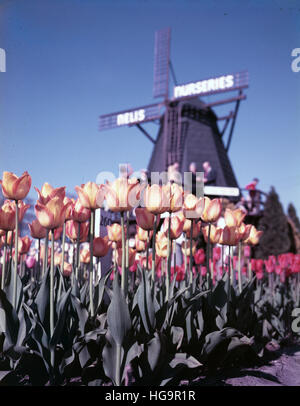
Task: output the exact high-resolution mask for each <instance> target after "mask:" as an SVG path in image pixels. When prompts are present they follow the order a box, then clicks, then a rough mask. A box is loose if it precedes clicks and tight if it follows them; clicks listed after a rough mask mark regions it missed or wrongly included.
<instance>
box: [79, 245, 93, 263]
mask: <svg viewBox="0 0 300 406" xmlns="http://www.w3.org/2000/svg"><path fill="white" fill-rule="evenodd" d="M90 260H91V255H90V250H89V248H86V247H85V248H83V249H82V250H81V251H80V262H83V263H84V264H89V263H90Z"/></svg>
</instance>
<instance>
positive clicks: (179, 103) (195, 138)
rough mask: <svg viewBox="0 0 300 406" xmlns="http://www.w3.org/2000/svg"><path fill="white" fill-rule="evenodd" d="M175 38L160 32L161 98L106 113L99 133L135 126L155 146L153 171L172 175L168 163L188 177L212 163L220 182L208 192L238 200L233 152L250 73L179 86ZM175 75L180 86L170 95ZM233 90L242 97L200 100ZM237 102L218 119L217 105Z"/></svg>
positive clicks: (157, 82)
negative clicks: (153, 125)
mask: <svg viewBox="0 0 300 406" xmlns="http://www.w3.org/2000/svg"><path fill="white" fill-rule="evenodd" d="M170 40H171V30H170V28H165V29H161V30H158V31H156V32H155V46H154V82H153V97H154V98H161V99H162V100H161V101H160V102H158V103H154V104H150V105H145V106H141V107H136V108H131V109H127V110H123V111H118V112H116V113H110V114H105V115H101V116H100V121H99V130H100V131H104V130H108V129H112V128H117V127H120V126H136V127H137V128H138V129H139V130H140V131H141V132H142V133H143V134H144V135H145V136H146V137H147V138H148V139H149V140H150V141H151V143H153V146H154V148H153V152H152V155H151V158H150V162H149V164H148V170H149V172H162V171H167V169H168V167H169V165H171V164H173V163H174V162H177V163H178V164H179V168H180V171H181V173H184V172H187V171H189V164H190V162H191V161H193V162H195V163H196V165H197V170H200V171H202V164H203V162H204V161H209V162H210V163H211V164H212V166H213V168H214V169H215V170H216V173H217V180H216V186H206V187H205V188H204V193H205V194H207V195H219V196H231V197H235V198H237V197H238V196H239V194H240V191H239V188H238V184H237V180H236V178H235V175H234V171H233V169H232V166H231V163H230V160H229V157H228V151H229V147H230V144H231V141H232V136H233V131H234V127H235V122H236V118H237V114H238V110H239V106H240V102H241V101H242V100H245V98H246V95H245V94H244V93H243V90H244V89H245V88H247V87H248V72H247V71H243V72H238V73H230V74H226V75H220V76H218V77H210V78H207V79H202V80H197V81H193V82H188V83H184V84H178V83H177V81H176V77H175V74H174V69H173V66H172V63H171V59H170ZM171 75H172V78H173V81H174V83H175V85H174V87H173V92H172V95H171V96H170V95H169V81H170V76H171ZM228 92H237V94H235V95H231V96H230V97H228V98H227V99H221V100H215V101H212V102H210V103H205V102H204V101H202V100H200V99H199V97H201V96H208V95H218V94H222V93H228ZM232 103H235V106H234V108H233V109H232V110H230V111H229V113H228V114H227V115H225V116H222V117H218V116H217V115H216V113H215V112H214V111H213V110H212V107H217V106H220V105H224V104H232ZM150 121H155V122H156V121H158V122H159V124H160V128H159V131H158V135H157V137H156V139H154V138H153V137H152V136H151V135H150V134H149V133H148V132H147V131H146V129H145V128H144V127H143V126H142V124H143V123H147V122H150ZM222 121H223V122H224V125H223V128H222V129H221V130H220V129H219V126H218V122H222ZM227 133H228V134H227ZM225 135H226V137H225ZM225 138H227V141H226V143H225Z"/></svg>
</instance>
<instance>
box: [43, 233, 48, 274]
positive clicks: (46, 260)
mask: <svg viewBox="0 0 300 406" xmlns="http://www.w3.org/2000/svg"><path fill="white" fill-rule="evenodd" d="M48 243H49V233H48V231H47V234H46V238H45V247H44V248H45V251H44V263H43V274H42V278H43V277H44V275H45V274H46V272H47V266H48Z"/></svg>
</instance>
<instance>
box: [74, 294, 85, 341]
mask: <svg viewBox="0 0 300 406" xmlns="http://www.w3.org/2000/svg"><path fill="white" fill-rule="evenodd" d="M71 302H72V305H73V307H74V309H75V311H76V313H77V316H78V326H79V330H80V333H81V334H82V335H83V334H84V333H85V325H86V322H87V320H88V318H89V312H88V311H87V309H86V308H85V306H84V305H83V304H82V303H81V302H80V300H79V299H78V298H77V297H75V296H73V295H72V294H71Z"/></svg>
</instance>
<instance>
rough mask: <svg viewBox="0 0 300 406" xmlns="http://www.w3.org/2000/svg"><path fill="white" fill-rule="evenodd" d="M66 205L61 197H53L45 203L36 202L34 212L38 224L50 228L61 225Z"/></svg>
mask: <svg viewBox="0 0 300 406" xmlns="http://www.w3.org/2000/svg"><path fill="white" fill-rule="evenodd" d="M66 210H67V206H66V205H64V202H63V199H61V198H60V197H58V196H55V197H53V199H51V200H49V201H48V202H47V203H46V204H45V205H44V204H41V203H39V201H38V202H37V204H36V205H35V214H36V217H37V219H38V221H39V222H40V224H41V225H42V226H43V227H45V228H47V229H50V230H54V229H55V228H58V227H61V226H62V225H63V223H64V221H65V217H66Z"/></svg>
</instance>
